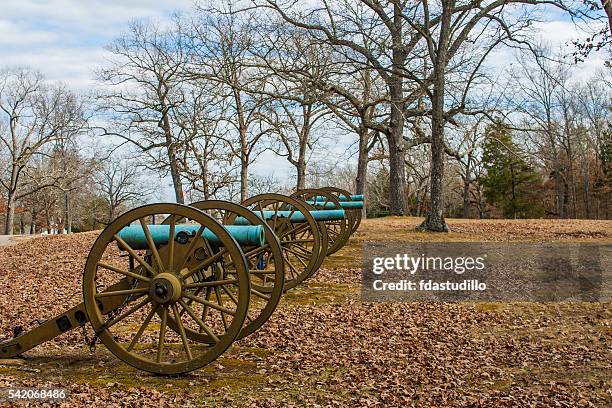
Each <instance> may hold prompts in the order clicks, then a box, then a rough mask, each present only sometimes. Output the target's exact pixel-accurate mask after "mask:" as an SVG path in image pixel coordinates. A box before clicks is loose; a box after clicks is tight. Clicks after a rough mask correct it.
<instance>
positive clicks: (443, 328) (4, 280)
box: [0, 218, 612, 407]
mask: <svg viewBox="0 0 612 408" xmlns="http://www.w3.org/2000/svg"><path fill="white" fill-rule="evenodd" d="M413 221H414V222H413ZM417 221H418V220H417V219H411V218H409V219H406V218H389V219H382V220H374V221H372V220H368V221H366V222H364V224H363V226H362V228H361V229H360V231H359V232H358V233H357V237H356V239H355V240H354V241H353V243H352V245H351V246H350V247H349V248H351V247H352V248H354V249H355V248H358V242H359V240H364V239H379V238H380V236H381V235H384V236H385V238H387V237H391V238H393V237H395V238H397V239H404V240H407V241H410V240H413V239H417V238H418V240H420V239H426V238H427V237H428V236H429V235H431V234H425V233H416V232H407V231H409V228H410V227H411V226H412V224H414V226H416V224H417ZM610 226H611V223H610V222H609V221H607V222H598V221H574V220H570V221H566V220H564V221H563V222H557V221H541V220H534V221H495V220H490V221H473V220H451V228H452V229H453V232H452V233H451V234H449V235H438V236H439V237H443V238H445V239H452V240H464V241H468V240H475V239H481V240H533V241H546V240H553V239H562V240H570V241H571V240H592V241H607V242H610V241H611V240H612V239H611V237H612V234H611V233H610V230H611V228H610ZM576 231H578V233H577V232H576ZM406 237H408V238H406ZM415 237H416V238H415ZM449 237H450V238H449ZM485 237H486V238H487V239H485ZM95 238H96V234H95V233H87V234H75V235H71V236H59V237H44V238H37V239H33V240H29V241H26V242H21V243H19V244H17V245H14V246H11V247H5V248H0V330H1V333H0V336H3V335H9V334H10V330H11V328H12V326H14V325H16V324H27V323H28V322H30V321H32V320H33V319H36V318H38V319H46V318H50V317H52V316H54V315H55V314H57V313H60V312H61V311H63V310H65V309H67V308H68V307H71V306H73V305H75V304H77V303H79V302H80V301H81V275H82V270H83V266H84V263H85V259H86V257H87V253H88V251H89V247H90V246H91V244H92V243H93V241H94V240H95ZM333 259H334V257H332V259H331V261H333ZM335 259H336V260H338V264H333V262H330V263H328V264H327V267H326V268H324V269H322V270H320V271H319V272H318V273H317V274H316V275H315V276H314V277H313V278H311V279H310V280H309V281H308V282H307V283H306V284H304V285H302V286H300V287H299V288H296V289H295V290H292V291H289V292H288V293H287V294H286V295H285V297H284V299H283V300H282V301H281V305H280V306H279V308H278V310H277V311H276V313H275V314H274V315H273V316H272V318H271V319H270V320H269V321H268V322H267V323H266V324H265V325H264V327H263V328H262V329H261V330H260V331H258V332H257V333H255V334H253V335H252V336H250V337H248V338H246V339H244V340H242V341H240V342H238V343H236V344H235V345H234V346H233V347H232V348H231V349H230V350H229V351H228V352H227V353H226V354H225V355H224V356H223V357H222V358H220V359H219V360H217V361H216V362H214V363H212V364H211V365H209V366H207V367H205V368H203V369H201V370H198V371H196V372H194V373H191V374H188V375H185V376H180V377H157V376H153V375H150V374H147V373H143V372H139V371H137V370H135V369H132V368H131V367H128V366H126V365H125V364H123V363H121V362H120V361H118V360H117V359H116V358H115V357H114V356H113V355H111V354H110V353H109V352H108V351H106V350H105V349H104V347H103V346H99V347H98V349H97V350H96V351H95V352H94V353H90V352H89V351H88V350H87V348H86V347H85V346H84V345H83V339H82V337H81V334H80V333H79V332H78V331H73V332H70V333H68V334H65V335H62V336H60V337H58V338H57V339H55V340H54V341H51V342H49V343H46V344H44V345H41V346H39V347H37V348H35V349H34V350H32V351H30V352H28V353H26V357H27V359H26V361H25V363H24V364H20V365H2V364H0V388H1V387H6V386H19V387H38V388H51V387H64V388H67V389H68V390H69V392H70V399H69V400H68V401H66V402H64V403H63V404H62V406H84V405H88V406H99V407H106V406H156V407H158V406H202V405H206V406H210V405H213V406H253V407H261V406H351V407H352V406H381V407H383V406H396V407H404V406H483V407H491V406H542V407H543V406H572V407H573V406H609V405H610V404H611V403H612V399H611V398H612V381H611V378H612V375H611V374H612V364H611V362H612V352H611V349H610V344H612V331H611V324H612V312H611V307H610V306H611V304H610V303H547V304H539V303H512V304H500V303H491V304H485V303H479V304H467V303H466V304H437V303H436V304H434V303H406V304H401V303H379V304H367V303H361V302H360V300H359V284H360V271H359V269H358V268H355V267H351V265H350V262H348V260H349V253H347V252H344V253H342V251H341V253H340V254H339V255H338V256H337V257H336V258H335Z"/></svg>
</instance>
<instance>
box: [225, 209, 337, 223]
mask: <svg viewBox="0 0 612 408" xmlns="http://www.w3.org/2000/svg"><path fill="white" fill-rule="evenodd" d="M253 213H254V214H255V215H257V216H258V217H259V218H264V219H265V220H266V221H267V220H271V219H273V218H274V217H275V216H276V217H278V218H288V217H291V218H290V221H291V222H295V223H298V222H306V217H305V216H304V214H302V213H301V212H300V211H288V210H285V211H263V217H262V212H261V211H253ZM310 214H311V215H312V218H314V219H315V221H339V220H343V219H344V217H345V216H346V213H345V212H344V210H315V211H310ZM234 225H236V226H239V225H250V223H249V221H248V220H247V219H246V218H243V217H237V218H236V220H234Z"/></svg>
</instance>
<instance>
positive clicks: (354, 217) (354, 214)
mask: <svg viewBox="0 0 612 408" xmlns="http://www.w3.org/2000/svg"><path fill="white" fill-rule="evenodd" d="M322 190H325V191H328V192H330V193H331V194H334V195H335V196H336V197H341V196H342V197H344V198H342V199H341V200H340V201H353V199H352V198H351V193H349V192H348V191H346V190H344V189H341V188H338V187H323V188H322ZM347 213H348V214H349V218H350V219H351V233H350V234H351V235H352V234H353V233H354V232H355V231H357V228H359V224H361V218H362V210H361V209H360V208H352V209H349V210H348V211H347Z"/></svg>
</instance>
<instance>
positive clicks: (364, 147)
mask: <svg viewBox="0 0 612 408" xmlns="http://www.w3.org/2000/svg"><path fill="white" fill-rule="evenodd" d="M368 134H369V132H368V129H366V128H365V127H364V126H361V127H360V128H359V153H358V155H357V177H356V178H355V194H365V191H366V185H367V184H366V183H367V181H368V180H367V177H368ZM361 216H362V218H365V217H366V207H365V205H364V206H363V208H362V210H361Z"/></svg>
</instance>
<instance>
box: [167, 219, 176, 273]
mask: <svg viewBox="0 0 612 408" xmlns="http://www.w3.org/2000/svg"><path fill="white" fill-rule="evenodd" d="M175 227H176V217H171V219H170V235H169V236H168V270H169V271H170V272H173V271H174V229H175Z"/></svg>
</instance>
